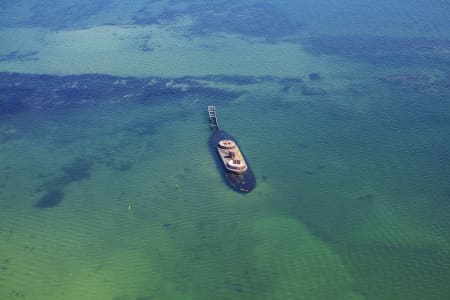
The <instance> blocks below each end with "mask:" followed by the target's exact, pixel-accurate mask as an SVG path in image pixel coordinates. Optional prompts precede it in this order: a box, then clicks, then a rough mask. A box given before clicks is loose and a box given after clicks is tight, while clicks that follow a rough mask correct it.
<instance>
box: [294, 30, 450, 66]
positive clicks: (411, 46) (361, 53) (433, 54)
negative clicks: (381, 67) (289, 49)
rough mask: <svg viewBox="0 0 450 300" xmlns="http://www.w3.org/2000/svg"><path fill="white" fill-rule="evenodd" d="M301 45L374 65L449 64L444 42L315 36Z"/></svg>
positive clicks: (447, 45) (449, 53) (448, 45)
mask: <svg viewBox="0 0 450 300" xmlns="http://www.w3.org/2000/svg"><path fill="white" fill-rule="evenodd" d="M302 45H303V46H304V49H305V50H306V51H308V52H310V53H313V54H318V55H321V54H325V55H340V56H344V57H348V58H351V59H357V60H363V61H366V62H370V63H376V64H404V63H406V62H414V63H417V62H418V61H422V62H426V63H428V64H430V63H431V64H433V65H439V64H445V65H446V66H447V67H448V66H449V65H450V40H447V39H431V38H394V37H384V36H373V37H361V36H319V37H314V38H310V39H306V40H303V41H302ZM447 69H448V68H447Z"/></svg>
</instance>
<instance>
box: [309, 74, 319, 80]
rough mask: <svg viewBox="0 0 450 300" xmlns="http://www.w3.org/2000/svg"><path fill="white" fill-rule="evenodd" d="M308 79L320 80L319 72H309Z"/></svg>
mask: <svg viewBox="0 0 450 300" xmlns="http://www.w3.org/2000/svg"><path fill="white" fill-rule="evenodd" d="M309 79H310V80H320V74H319V73H311V74H309Z"/></svg>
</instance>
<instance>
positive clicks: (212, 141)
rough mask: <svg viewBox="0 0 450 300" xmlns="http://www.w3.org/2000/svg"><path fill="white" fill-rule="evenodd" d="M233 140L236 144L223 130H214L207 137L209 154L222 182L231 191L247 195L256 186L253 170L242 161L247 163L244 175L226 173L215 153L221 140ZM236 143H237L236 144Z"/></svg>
mask: <svg viewBox="0 0 450 300" xmlns="http://www.w3.org/2000/svg"><path fill="white" fill-rule="evenodd" d="M225 139H226V140H233V141H235V142H236V139H235V138H233V137H232V136H231V135H229V134H228V133H226V132H225V131H223V130H220V129H214V130H213V132H212V133H211V136H210V137H209V149H210V151H211V154H212V156H213V158H214V161H215V162H216V166H217V169H218V170H219V172H220V173H221V174H222V178H223V180H224V182H225V183H226V184H227V185H228V186H229V187H230V188H231V189H233V190H235V191H237V192H240V193H249V192H251V191H252V190H253V189H254V188H255V186H256V178H255V174H254V173H253V170H252V168H251V166H250V164H249V162H248V160H247V159H246V158H245V155H244V154H243V153H242V155H243V156H244V159H245V161H246V163H247V167H248V169H247V171H246V172H245V173H244V174H241V175H238V174H233V173H230V172H228V171H227V170H226V169H225V167H224V165H223V163H222V161H221V159H220V158H219V155H218V153H217V144H218V143H219V141H221V140H225ZM236 143H237V142H236ZM238 146H239V145H238Z"/></svg>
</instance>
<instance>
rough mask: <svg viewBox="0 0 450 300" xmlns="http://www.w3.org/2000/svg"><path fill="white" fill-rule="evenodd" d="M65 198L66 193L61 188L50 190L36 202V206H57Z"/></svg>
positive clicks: (41, 207)
mask: <svg viewBox="0 0 450 300" xmlns="http://www.w3.org/2000/svg"><path fill="white" fill-rule="evenodd" d="M63 198H64V193H63V192H62V191H61V190H52V191H48V192H47V193H46V194H45V195H44V196H42V197H41V198H40V199H39V200H38V201H37V202H36V203H35V204H34V207H37V208H40V209H43V208H51V207H55V206H57V205H58V204H59V203H60V202H61V201H62V200H63Z"/></svg>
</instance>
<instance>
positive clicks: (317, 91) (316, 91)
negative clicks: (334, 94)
mask: <svg viewBox="0 0 450 300" xmlns="http://www.w3.org/2000/svg"><path fill="white" fill-rule="evenodd" d="M326 93H327V92H326V91H325V90H324V89H322V88H313V87H309V86H303V87H302V94H303V95H305V96H314V95H326Z"/></svg>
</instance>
